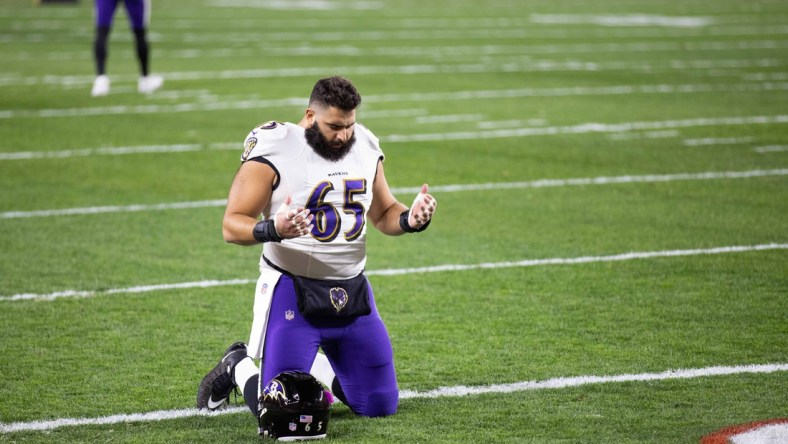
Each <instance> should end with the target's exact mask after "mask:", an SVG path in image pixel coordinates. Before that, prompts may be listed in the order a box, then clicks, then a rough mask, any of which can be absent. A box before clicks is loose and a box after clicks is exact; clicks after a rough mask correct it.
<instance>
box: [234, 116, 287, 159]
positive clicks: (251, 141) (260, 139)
mask: <svg viewBox="0 0 788 444" xmlns="http://www.w3.org/2000/svg"><path fill="white" fill-rule="evenodd" d="M287 132H288V125H287V124H285V123H282V122H277V121H275V120H272V121H270V122H266V123H261V124H260V125H257V126H256V127H254V128H253V129H252V130H251V131H249V134H247V135H246V139H244V152H243V154H242V155H241V161H242V162H245V161H246V160H248V159H251V158H252V157H258V156H265V155H266V154H270V153H268V150H269V149H270V148H271V147H272V146H273V145H275V143H276V142H275V141H277V140H281V139H284V138H285V137H286V136H287Z"/></svg>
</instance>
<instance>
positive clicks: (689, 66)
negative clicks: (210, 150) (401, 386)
mask: <svg viewBox="0 0 788 444" xmlns="http://www.w3.org/2000/svg"><path fill="white" fill-rule="evenodd" d="M785 64H786V63H785V61H784V60H782V59H780V58H759V59H691V60H683V59H674V60H666V61H661V62H658V63H657V62H651V61H648V60H635V61H632V60H617V61H615V60H614V61H594V60H550V59H544V60H534V59H533V58H532V57H531V56H529V55H527V54H524V55H522V56H512V57H509V58H508V59H503V60H497V61H495V62H488V63H480V62H478V61H472V62H466V63H438V64H435V63H420V64H408V65H404V64H403V65H366V66H310V67H300V68H259V69H242V70H222V71H175V72H168V73H165V74H164V77H165V79H166V80H167V81H168V82H171V81H181V80H211V81H217V80H233V79H264V78H282V77H313V76H322V75H326V74H327V73H342V74H343V75H345V76H361V75H381V74H382V75H413V74H419V75H423V74H477V73H501V72H517V73H522V72H565V71H569V72H575V71H580V72H602V71H634V72H647V73H650V74H653V73H659V72H667V71H696V70H698V69H745V68H778V67H784V66H785ZM93 79H94V77H93V76H88V75H83V76H73V75H72V76H62V75H47V76H25V75H21V74H6V75H2V76H0V86H36V85H60V86H71V85H86V86H87V85H89V84H91V83H92V82H93ZM113 79H114V80H115V81H117V82H133V81H134V79H135V77H133V76H132V75H129V74H125V75H117V76H113Z"/></svg>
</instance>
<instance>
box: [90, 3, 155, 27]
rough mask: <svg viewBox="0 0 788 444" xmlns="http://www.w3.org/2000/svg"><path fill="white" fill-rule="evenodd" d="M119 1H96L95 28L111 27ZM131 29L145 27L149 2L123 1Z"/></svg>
mask: <svg viewBox="0 0 788 444" xmlns="http://www.w3.org/2000/svg"><path fill="white" fill-rule="evenodd" d="M120 1H121V0H96V26H101V27H110V26H112V17H113V16H114V15H115V9H116V8H117V7H118V3H120ZM123 4H124V5H125V6H126V13H127V14H128V16H129V21H130V22H131V28H132V29H143V28H145V27H147V25H148V23H147V21H148V20H147V16H148V11H146V10H147V9H148V7H149V2H148V1H147V0H123Z"/></svg>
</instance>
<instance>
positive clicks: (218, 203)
mask: <svg viewBox="0 0 788 444" xmlns="http://www.w3.org/2000/svg"><path fill="white" fill-rule="evenodd" d="M785 175H788V168H783V169H774V170H748V171H705V172H701V173H678V174H647V175H640V176H598V177H578V178H570V179H539V180H533V181H528V182H490V183H477V184H454V185H435V186H432V187H431V188H430V191H431V192H433V193H454V192H460V191H483V190H508V189H519V188H548V187H566V186H585V185H612V184H624V183H652V182H673V181H678V180H682V181H683V180H716V179H746V178H752V177H769V176H785ZM419 190H420V188H419V187H397V188H392V190H391V191H392V192H393V193H394V194H400V193H402V194H405V193H418V192H419ZM226 204H227V200H226V199H215V200H197V201H188V202H170V203H160V204H151V205H141V204H140V205H109V206H104V207H77V208H60V209H49V210H34V211H6V212H3V213H0V219H20V218H30V217H52V216H73V215H80V214H101V213H134V212H139V211H162V210H181V209H190V208H206V207H223V206H225V205H226Z"/></svg>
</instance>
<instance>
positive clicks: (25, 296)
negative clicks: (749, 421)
mask: <svg viewBox="0 0 788 444" xmlns="http://www.w3.org/2000/svg"><path fill="white" fill-rule="evenodd" d="M785 249H788V243H782V244H778V243H771V244H762V245H739V246H726V247H717V248H700V249H690V250H663V251H641V252H628V253H621V254H614V255H609V256H581V257H570V258H547V259H523V260H520V261H506V262H485V263H480V264H447V265H436V266H431V267H415V268H393V269H383V270H368V271H367V272H366V274H367V275H368V276H399V275H407V274H420V273H443V272H450V271H469V270H487V269H497V268H519V267H538V266H547V265H577V264H591V263H600V262H622V261H631V260H637V259H654V258H663V257H680V256H700V255H716V254H730V253H746V252H751V251H768V250H785ZM254 282H255V280H254V279H230V280H209V281H197V282H180V283H174V284H155V285H140V286H134V287H126V288H113V289H110V290H103V291H96V290H62V291H56V292H53V293H45V294H36V293H20V294H15V295H11V296H0V302H14V301H53V300H55V299H59V298H72V297H80V298H87V297H93V296H100V295H116V294H135V293H148V292H152V291H163V290H175V289H189V288H210V287H218V286H228V285H250V284H252V283H254Z"/></svg>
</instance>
